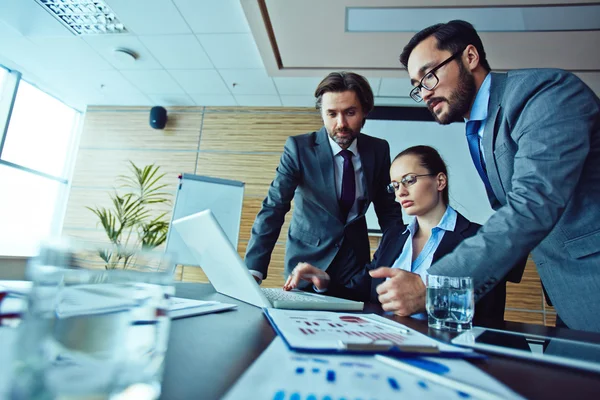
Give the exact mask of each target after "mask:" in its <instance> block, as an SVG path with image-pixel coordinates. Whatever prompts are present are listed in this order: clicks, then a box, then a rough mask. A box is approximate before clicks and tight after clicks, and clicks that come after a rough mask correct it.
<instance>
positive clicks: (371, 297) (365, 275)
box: [328, 212, 525, 322]
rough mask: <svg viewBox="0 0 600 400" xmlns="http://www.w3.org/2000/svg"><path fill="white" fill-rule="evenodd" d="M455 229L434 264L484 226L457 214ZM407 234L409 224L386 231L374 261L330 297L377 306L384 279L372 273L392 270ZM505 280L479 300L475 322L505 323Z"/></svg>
mask: <svg viewBox="0 0 600 400" xmlns="http://www.w3.org/2000/svg"><path fill="white" fill-rule="evenodd" d="M457 214H458V215H457V219H456V226H455V228H454V231H447V232H446V233H444V237H443V238H442V241H441V242H440V244H439V246H438V248H437V249H436V251H435V253H434V254H433V262H432V265H433V264H435V262H436V261H437V260H439V259H440V258H442V257H443V256H445V255H446V254H448V253H450V252H452V250H454V248H455V247H456V246H458V244H459V243H460V242H462V241H463V240H464V239H466V238H468V237H470V236H473V235H475V233H477V231H478V230H479V228H480V227H481V225H479V224H476V223H473V222H471V221H469V220H468V219H466V218H465V217H463V216H462V215H461V214H460V213H458V212H457ZM405 231H406V225H399V226H396V227H393V228H391V229H389V230H388V231H386V232H385V233H384V235H383V238H382V239H381V243H380V245H379V248H378V249H377V252H375V255H374V257H373V261H372V262H371V263H370V264H369V265H367V266H366V267H365V268H364V269H363V271H361V272H360V273H359V274H358V275H356V276H355V277H354V278H353V279H352V281H351V282H350V283H349V284H347V285H345V286H340V285H335V284H333V285H332V287H331V289H330V290H329V291H328V294H331V295H334V296H339V297H345V298H350V299H354V300H359V301H368V302H373V303H378V302H379V301H378V299H377V297H378V295H377V292H376V288H377V286H378V285H380V284H381V283H383V281H384V279H373V278H371V276H370V275H369V271H371V270H373V269H376V268H379V267H391V266H392V265H393V264H394V262H395V261H396V259H397V258H398V257H399V256H400V253H401V252H402V249H403V248H404V244H405V243H406V240H407V239H408V238H409V237H410V235H409V233H408V232H405ZM524 268H525V262H524V261H522V262H520V264H519V265H518V266H516V267H515V268H514V269H513V270H512V271H511V272H510V273H509V275H508V276H507V277H506V280H510V281H511V282H519V281H520V280H521V275H522V273H523V269H524ZM506 280H505V281H504V282H502V283H501V284H498V285H497V286H496V287H495V288H494V289H492V290H491V291H490V292H488V293H487V294H486V295H485V296H483V297H482V298H481V299H479V300H478V301H477V303H476V305H475V322H477V321H482V320H484V319H487V320H490V319H493V320H498V321H502V320H504V307H505V303H506Z"/></svg>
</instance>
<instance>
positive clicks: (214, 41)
mask: <svg viewBox="0 0 600 400" xmlns="http://www.w3.org/2000/svg"><path fill="white" fill-rule="evenodd" d="M197 36H198V39H199V40H200V43H201V44H202V47H204V50H205V51H206V53H207V54H208V56H209V57H210V59H211V60H212V62H213V64H214V65H215V67H216V68H263V63H262V60H261V58H260V54H259V52H258V49H257V48H256V44H255V43H254V39H253V38H252V35H251V34H249V33H240V34H206V35H197Z"/></svg>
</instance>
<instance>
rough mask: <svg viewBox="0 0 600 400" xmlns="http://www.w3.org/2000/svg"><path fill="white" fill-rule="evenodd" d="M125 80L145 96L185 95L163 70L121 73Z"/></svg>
mask: <svg viewBox="0 0 600 400" xmlns="http://www.w3.org/2000/svg"><path fill="white" fill-rule="evenodd" d="M121 73H122V74H123V76H124V77H125V78H127V79H128V80H129V82H131V83H132V84H133V85H134V86H135V87H137V88H138V89H140V90H141V91H142V92H143V93H145V94H185V93H184V91H183V89H182V88H181V86H179V85H178V84H177V82H176V81H175V80H174V79H173V78H172V77H171V75H169V74H168V73H167V71H165V70H151V71H122V72H121Z"/></svg>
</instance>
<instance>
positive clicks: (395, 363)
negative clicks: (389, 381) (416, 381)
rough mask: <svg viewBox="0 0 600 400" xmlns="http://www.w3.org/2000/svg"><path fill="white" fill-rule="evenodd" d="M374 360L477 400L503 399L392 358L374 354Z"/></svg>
mask: <svg viewBox="0 0 600 400" xmlns="http://www.w3.org/2000/svg"><path fill="white" fill-rule="evenodd" d="M375 359H376V360H378V361H380V362H382V363H384V364H387V365H389V366H391V367H394V368H397V369H399V370H402V371H404V372H408V373H409V374H412V375H417V376H420V377H421V378H424V379H427V380H428V381H431V382H434V383H437V384H439V385H442V386H445V387H447V388H450V389H454V390H457V391H460V392H463V393H467V394H469V395H471V396H474V397H476V398H478V399H484V400H501V399H503V397H502V396H500V395H497V394H495V393H492V392H489V391H487V390H484V389H482V388H479V387H477V386H473V385H470V384H468V383H465V382H462V381H456V380H454V379H450V378H447V377H445V376H442V375H438V374H435V373H433V372H429V371H427V370H425V369H421V368H418V367H415V366H413V365H410V364H408V363H405V362H402V361H400V360H397V359H395V358H392V357H388V356H383V355H380V354H376V355H375Z"/></svg>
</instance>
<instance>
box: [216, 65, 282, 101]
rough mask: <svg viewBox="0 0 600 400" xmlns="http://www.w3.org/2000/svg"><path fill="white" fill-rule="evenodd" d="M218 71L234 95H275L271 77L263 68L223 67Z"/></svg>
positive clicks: (275, 91)
mask: <svg viewBox="0 0 600 400" xmlns="http://www.w3.org/2000/svg"><path fill="white" fill-rule="evenodd" d="M220 72H221V76H222V77H223V79H225V82H226V83H227V86H228V87H230V88H231V93H233V94H234V95H238V94H254V95H256V94H261V95H262V94H267V95H277V90H275V85H274V84H273V79H271V78H270V77H269V76H268V75H267V72H266V71H265V70H264V69H224V70H221V71H220Z"/></svg>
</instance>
